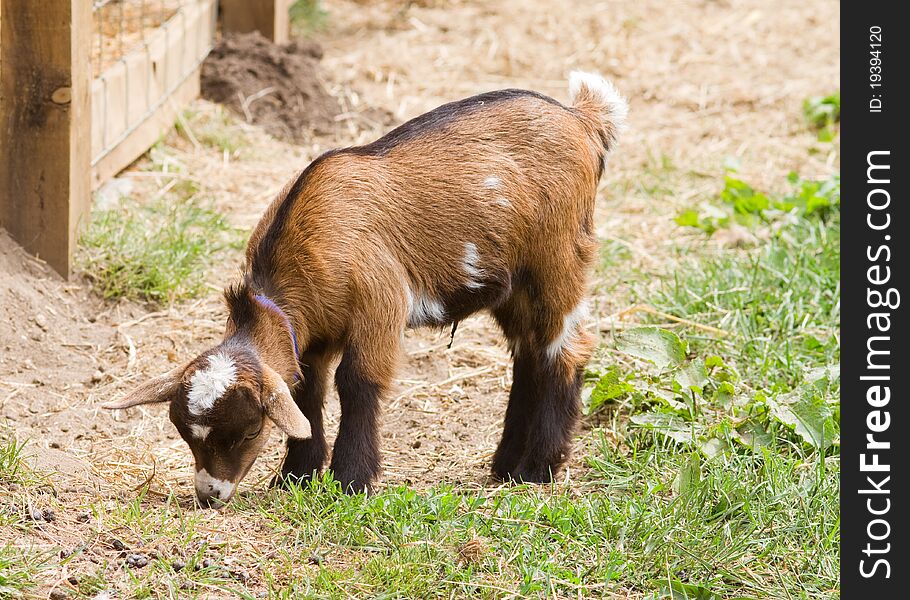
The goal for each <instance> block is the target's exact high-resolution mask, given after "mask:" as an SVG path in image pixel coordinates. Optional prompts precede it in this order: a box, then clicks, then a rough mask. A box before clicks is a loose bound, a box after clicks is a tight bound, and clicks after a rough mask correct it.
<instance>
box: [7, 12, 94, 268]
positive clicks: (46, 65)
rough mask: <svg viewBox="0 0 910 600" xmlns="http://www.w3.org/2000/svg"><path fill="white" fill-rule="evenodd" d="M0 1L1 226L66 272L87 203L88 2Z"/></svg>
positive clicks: (89, 130) (89, 196)
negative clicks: (0, 61) (0, 15)
mask: <svg viewBox="0 0 910 600" xmlns="http://www.w3.org/2000/svg"><path fill="white" fill-rule="evenodd" d="M0 4H2V8H0V12H2V15H3V19H2V21H0V28H2V32H0V56H2V61H3V66H2V69H0V226H2V227H4V228H6V229H7V230H8V231H9V232H10V234H11V235H12V236H13V238H15V239H16V240H17V241H18V242H19V243H20V244H22V246H23V247H24V248H25V249H26V250H27V251H28V252H31V253H32V254H35V255H37V256H39V257H40V258H42V259H44V260H45V261H47V263H48V264H50V265H51V267H53V268H54V269H55V270H56V271H58V272H59V273H60V274H61V275H63V276H64V277H69V274H70V269H71V266H72V255H73V251H74V250H75V246H76V236H77V226H78V225H79V223H80V221H81V220H82V219H83V218H87V216H88V210H89V207H90V204H91V177H90V171H91V169H90V160H91V157H90V156H89V152H88V149H89V147H90V143H91V121H90V118H91V111H90V102H91V99H90V85H91V80H92V72H91V64H90V58H89V57H90V54H91V41H90V40H91V32H92V3H91V2H87V1H85V0H45V1H43V2H34V1H33V0H0Z"/></svg>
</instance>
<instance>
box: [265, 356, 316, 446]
mask: <svg viewBox="0 0 910 600" xmlns="http://www.w3.org/2000/svg"><path fill="white" fill-rule="evenodd" d="M262 406H263V408H265V414H267V415H268V417H269V418H270V419H271V420H272V422H273V423H275V425H277V426H278V427H279V428H280V429H281V430H282V431H284V432H285V433H286V434H288V437H291V438H294V439H298V440H304V439H307V438H309V437H310V436H312V435H313V433H312V430H311V429H310V422H309V421H308V420H307V418H306V417H305V416H303V413H302V412H300V408H299V407H298V406H297V403H296V402H294V399H293V398H291V390H289V389H288V384H286V383H285V382H284V379H282V378H281V375H279V374H278V373H276V372H275V371H274V369H272V368H271V367H270V366H268V365H263V366H262Z"/></svg>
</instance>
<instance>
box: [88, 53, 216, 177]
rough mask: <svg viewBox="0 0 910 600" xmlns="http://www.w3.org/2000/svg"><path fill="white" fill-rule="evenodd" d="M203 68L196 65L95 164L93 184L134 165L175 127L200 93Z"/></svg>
mask: <svg viewBox="0 0 910 600" xmlns="http://www.w3.org/2000/svg"><path fill="white" fill-rule="evenodd" d="M201 70H202V69H201V67H197V68H196V69H195V70H194V71H193V72H192V73H191V74H190V76H189V77H187V78H186V79H185V80H184V82H183V83H182V84H180V85H179V86H178V87H177V90H176V91H175V92H174V93H173V94H171V95H170V96H168V98H167V100H166V101H165V102H164V103H163V104H161V105H160V106H159V107H158V108H157V109H156V110H155V111H154V112H153V113H152V114H151V115H149V116H148V117H147V118H146V119H145V120H144V121H143V122H142V124H141V125H139V126H138V127H136V128H135V129H133V130H132V131H131V132H130V133H129V135H128V136H127V137H125V138H124V139H123V140H121V141H120V142H119V143H118V144H117V146H116V147H114V148H113V149H112V150H111V151H109V152H107V153H106V154H105V155H104V156H103V157H102V158H101V159H100V160H99V161H98V162H96V163H95V165H94V166H93V167H92V185H93V186H94V187H96V188H97V187H98V186H100V185H101V184H102V183H104V182H105V181H107V180H108V179H110V178H111V177H113V176H114V175H116V174H117V173H119V172H120V171H122V170H123V169H125V168H126V167H128V166H129V165H130V164H132V163H133V162H134V161H135V160H136V159H137V158H139V157H140V156H142V155H143V154H144V153H145V151H146V150H148V149H149V147H150V146H152V145H153V144H154V143H155V142H156V141H157V140H158V139H159V138H160V137H161V135H162V134H163V133H164V132H166V131H167V130H169V129H170V128H171V127H173V126H174V120H175V119H176V118H177V114H178V113H179V112H180V110H182V109H183V107H184V106H186V105H187V104H188V103H190V102H191V101H192V100H193V99H195V98H197V97H198V96H199V73H200V72H201Z"/></svg>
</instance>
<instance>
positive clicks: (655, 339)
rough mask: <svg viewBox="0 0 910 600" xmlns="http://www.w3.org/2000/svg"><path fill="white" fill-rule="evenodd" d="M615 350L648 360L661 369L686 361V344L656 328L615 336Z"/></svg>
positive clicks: (644, 328)
mask: <svg viewBox="0 0 910 600" xmlns="http://www.w3.org/2000/svg"><path fill="white" fill-rule="evenodd" d="M616 348H617V349H618V350H619V351H620V352H624V353H626V354H629V355H631V356H635V357H637V358H643V359H645V360H649V361H651V362H653V363H654V364H655V365H657V366H658V367H659V368H661V369H665V368H667V367H669V366H671V365H672V366H676V365H679V364H680V363H682V362H683V361H684V360H685V359H686V350H687V348H686V344H685V342H683V341H682V340H681V339H679V336H678V335H676V334H675V333H673V332H672V331H667V330H666V329H659V328H657V327H638V328H636V329H630V330H629V331H626V332H624V333H621V334H619V335H617V336H616Z"/></svg>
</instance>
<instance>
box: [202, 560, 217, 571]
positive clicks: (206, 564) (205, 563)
mask: <svg viewBox="0 0 910 600" xmlns="http://www.w3.org/2000/svg"><path fill="white" fill-rule="evenodd" d="M214 564H215V561H213V560H212V559H211V558H206V559H203V561H202V568H203V569H208V568H209V567H211V566H212V565H214Z"/></svg>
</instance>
